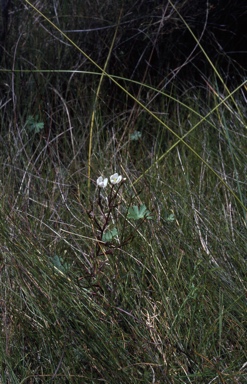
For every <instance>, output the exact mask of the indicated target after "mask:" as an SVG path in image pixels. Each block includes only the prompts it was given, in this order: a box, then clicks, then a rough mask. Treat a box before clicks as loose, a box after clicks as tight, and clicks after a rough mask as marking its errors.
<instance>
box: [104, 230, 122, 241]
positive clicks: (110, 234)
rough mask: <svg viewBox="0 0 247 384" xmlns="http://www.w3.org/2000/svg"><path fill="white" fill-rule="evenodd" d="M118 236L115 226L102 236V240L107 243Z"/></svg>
mask: <svg viewBox="0 0 247 384" xmlns="http://www.w3.org/2000/svg"><path fill="white" fill-rule="evenodd" d="M117 236H118V231H117V228H113V229H112V230H108V231H105V232H104V233H103V236H102V241H104V242H105V243H107V242H109V241H112V239H114V238H115V237H117Z"/></svg>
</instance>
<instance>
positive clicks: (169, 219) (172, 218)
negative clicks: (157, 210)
mask: <svg viewBox="0 0 247 384" xmlns="http://www.w3.org/2000/svg"><path fill="white" fill-rule="evenodd" d="M174 220H175V215H174V214H173V213H171V214H170V215H169V216H168V217H166V218H165V221H168V222H169V221H174Z"/></svg>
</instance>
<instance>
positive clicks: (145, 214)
mask: <svg viewBox="0 0 247 384" xmlns="http://www.w3.org/2000/svg"><path fill="white" fill-rule="evenodd" d="M127 219H133V220H139V219H148V220H150V219H152V216H151V213H150V211H149V210H148V209H147V207H146V205H144V204H142V205H140V207H138V206H137V205H133V207H130V208H129V210H128V214H127Z"/></svg>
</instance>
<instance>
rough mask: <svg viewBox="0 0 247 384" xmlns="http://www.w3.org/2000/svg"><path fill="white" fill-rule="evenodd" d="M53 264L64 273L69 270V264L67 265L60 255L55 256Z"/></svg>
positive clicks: (52, 260)
mask: <svg viewBox="0 0 247 384" xmlns="http://www.w3.org/2000/svg"><path fill="white" fill-rule="evenodd" d="M51 262H52V264H53V266H54V267H55V268H56V269H58V270H59V271H60V272H62V273H66V272H67V271H68V270H69V264H68V263H65V262H64V261H63V259H62V258H61V257H59V256H58V255H55V256H54V257H53V258H52V259H51Z"/></svg>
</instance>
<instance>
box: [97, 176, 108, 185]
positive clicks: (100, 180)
mask: <svg viewBox="0 0 247 384" xmlns="http://www.w3.org/2000/svg"><path fill="white" fill-rule="evenodd" d="M96 182H97V185H98V186H99V187H100V188H105V187H106V186H107V183H108V179H107V177H106V178H105V179H104V178H103V177H102V176H100V177H98V179H97V181H96Z"/></svg>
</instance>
